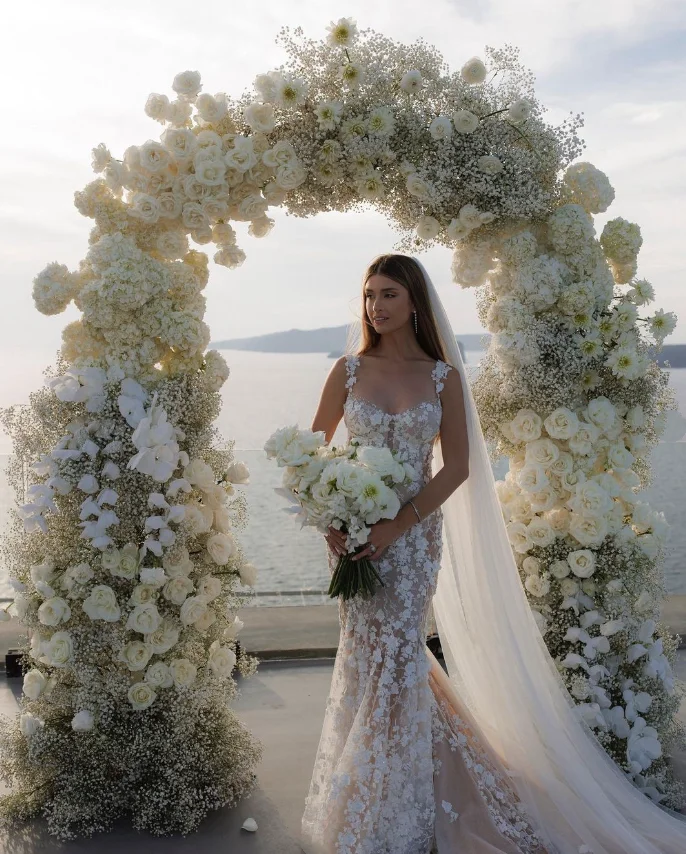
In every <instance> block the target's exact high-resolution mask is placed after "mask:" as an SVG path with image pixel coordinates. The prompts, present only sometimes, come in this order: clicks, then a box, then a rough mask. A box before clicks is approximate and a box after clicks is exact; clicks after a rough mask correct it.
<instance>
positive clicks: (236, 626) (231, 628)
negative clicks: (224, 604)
mask: <svg viewBox="0 0 686 854" xmlns="http://www.w3.org/2000/svg"><path fill="white" fill-rule="evenodd" d="M231 616H232V615H230V614H227V617H226V618H227V620H230V619H231ZM244 625H245V623H244V622H243V620H240V619H239V618H238V617H237V616H236V617H234V618H233V621H232V622H231V623H230V624H229V625H228V626H227V627H226V628H225V629H224V638H225V640H233V639H234V638H236V637H237V636H238V633H239V632H240V630H241V629H242V628H243V626H244Z"/></svg>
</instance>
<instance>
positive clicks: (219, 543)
mask: <svg viewBox="0 0 686 854" xmlns="http://www.w3.org/2000/svg"><path fill="white" fill-rule="evenodd" d="M205 545H206V548H207V551H208V552H209V554H210V557H211V558H212V560H213V561H214V562H215V563H216V564H218V565H219V566H224V565H225V564H227V563H228V562H229V560H231V558H232V557H233V556H234V555H235V554H236V552H237V551H238V549H237V546H236V542H235V540H234V538H233V536H232V535H231V534H222V533H216V534H212V536H210V537H208V538H207V543H206V544H205Z"/></svg>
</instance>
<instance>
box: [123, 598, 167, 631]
mask: <svg viewBox="0 0 686 854" xmlns="http://www.w3.org/2000/svg"><path fill="white" fill-rule="evenodd" d="M161 624H162V617H161V616H160V614H159V611H158V610H157V606H156V605H155V604H154V603H153V602H150V603H148V604H146V605H137V606H136V607H135V608H134V609H133V611H131V613H130V614H129V618H128V620H127V621H126V628H127V629H131V631H132V632H140V633H141V634H143V635H147V634H150V633H151V632H154V631H156V630H157V629H158V628H159V627H160V625H161Z"/></svg>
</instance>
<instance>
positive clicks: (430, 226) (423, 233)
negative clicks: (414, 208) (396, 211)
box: [417, 216, 441, 240]
mask: <svg viewBox="0 0 686 854" xmlns="http://www.w3.org/2000/svg"><path fill="white" fill-rule="evenodd" d="M440 230H441V224H440V222H439V221H438V220H437V219H436V217H433V216H420V217H419V219H418V220H417V237H419V238H421V239H422V240H433V239H434V237H436V236H437V235H438V232H439V231H440Z"/></svg>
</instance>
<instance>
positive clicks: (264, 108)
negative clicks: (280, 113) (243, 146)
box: [243, 101, 276, 133]
mask: <svg viewBox="0 0 686 854" xmlns="http://www.w3.org/2000/svg"><path fill="white" fill-rule="evenodd" d="M243 118H244V119H245V121H246V124H248V125H249V126H250V129H251V130H253V131H259V132H261V133H270V132H271V131H273V130H274V126H275V124H276V119H275V118H274V107H273V105H272V104H260V103H259V102H258V101H253V103H252V104H248V106H247V107H244V108H243Z"/></svg>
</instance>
